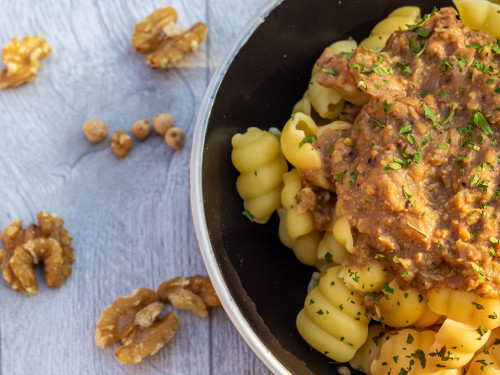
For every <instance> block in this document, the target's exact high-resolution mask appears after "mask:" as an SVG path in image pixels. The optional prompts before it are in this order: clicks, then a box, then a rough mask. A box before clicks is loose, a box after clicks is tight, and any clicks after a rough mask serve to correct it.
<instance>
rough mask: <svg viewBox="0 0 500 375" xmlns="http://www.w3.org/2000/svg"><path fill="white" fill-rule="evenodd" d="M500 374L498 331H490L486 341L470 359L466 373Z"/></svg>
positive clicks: (499, 339) (478, 374)
mask: <svg viewBox="0 0 500 375" xmlns="http://www.w3.org/2000/svg"><path fill="white" fill-rule="evenodd" d="M498 374H500V331H499V329H496V330H495V331H493V332H492V333H491V336H490V338H489V339H488V342H487V343H486V345H485V347H484V348H483V349H480V350H479V351H478V352H477V353H476V355H475V356H474V357H473V358H472V360H471V361H470V367H469V369H468V370H467V372H466V375H498Z"/></svg>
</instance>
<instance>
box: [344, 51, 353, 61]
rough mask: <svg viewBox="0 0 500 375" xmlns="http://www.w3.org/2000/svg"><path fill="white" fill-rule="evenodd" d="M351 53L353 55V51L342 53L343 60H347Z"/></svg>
mask: <svg viewBox="0 0 500 375" xmlns="http://www.w3.org/2000/svg"><path fill="white" fill-rule="evenodd" d="M352 55H353V53H352V52H351V53H344V54H343V55H342V58H343V59H344V60H349V59H350V58H352Z"/></svg>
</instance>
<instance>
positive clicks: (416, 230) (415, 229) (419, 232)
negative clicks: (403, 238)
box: [406, 222, 429, 238]
mask: <svg viewBox="0 0 500 375" xmlns="http://www.w3.org/2000/svg"><path fill="white" fill-rule="evenodd" d="M406 224H407V225H408V226H409V227H410V228H411V229H413V230H414V231H415V232H417V233H418V234H420V235H422V236H424V237H425V238H427V237H429V236H427V234H425V233H424V232H422V231H420V230H419V229H418V228H416V227H414V226H413V225H411V224H410V223H408V222H407V223H406Z"/></svg>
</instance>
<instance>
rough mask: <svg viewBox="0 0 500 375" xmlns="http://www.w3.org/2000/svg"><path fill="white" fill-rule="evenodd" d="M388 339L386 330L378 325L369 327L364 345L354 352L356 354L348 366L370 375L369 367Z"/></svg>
mask: <svg viewBox="0 0 500 375" xmlns="http://www.w3.org/2000/svg"><path fill="white" fill-rule="evenodd" d="M389 337H390V335H388V334H387V329H386V328H384V327H382V326H381V325H380V324H373V325H371V326H369V327H368V337H367V339H366V341H365V343H364V344H363V346H361V348H359V349H358V350H357V351H356V354H355V355H354V357H353V358H352V359H351V360H350V361H349V364H350V365H351V366H352V367H353V368H355V369H356V370H359V371H362V372H364V373H365V374H368V375H372V372H371V369H370V366H371V364H372V362H373V360H374V359H376V358H378V357H379V355H380V348H381V347H382V344H383V343H384V342H385V340H387V339H388V338H389Z"/></svg>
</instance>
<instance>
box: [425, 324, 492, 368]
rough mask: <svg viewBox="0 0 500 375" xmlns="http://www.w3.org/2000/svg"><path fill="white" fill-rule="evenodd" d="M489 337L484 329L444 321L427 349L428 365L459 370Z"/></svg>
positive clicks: (488, 332) (488, 333)
mask: <svg viewBox="0 0 500 375" xmlns="http://www.w3.org/2000/svg"><path fill="white" fill-rule="evenodd" d="M489 336H490V331H488V330H487V329H486V328H485V327H481V326H479V327H478V326H471V325H468V324H463V323H460V322H457V321H455V320H452V319H446V320H445V321H444V323H443V324H442V325H441V327H440V328H439V331H438V332H437V333H436V336H435V339H434V342H433V343H432V345H431V346H430V347H429V359H428V362H429V365H430V366H433V367H434V368H436V369H437V368H447V369H459V368H461V367H463V366H465V365H466V364H467V363H468V362H469V361H470V360H471V359H472V357H473V356H474V353H475V352H476V350H478V349H479V348H480V347H482V346H483V345H484V344H485V343H486V341H487V340H488V338H489Z"/></svg>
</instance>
